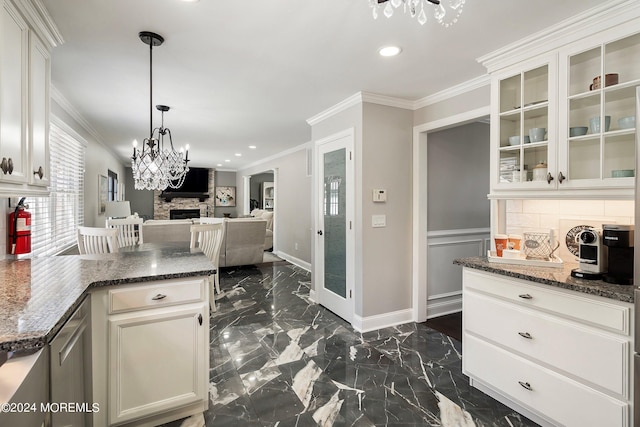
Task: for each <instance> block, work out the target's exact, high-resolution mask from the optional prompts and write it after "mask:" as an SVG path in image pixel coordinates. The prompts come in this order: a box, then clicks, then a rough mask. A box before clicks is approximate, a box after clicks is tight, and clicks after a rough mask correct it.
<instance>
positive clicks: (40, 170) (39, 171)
mask: <svg viewBox="0 0 640 427" xmlns="http://www.w3.org/2000/svg"><path fill="white" fill-rule="evenodd" d="M33 174H34V175H38V178H40V179H42V177H43V176H44V170H43V169H42V166H39V167H38V170H37V171H33Z"/></svg>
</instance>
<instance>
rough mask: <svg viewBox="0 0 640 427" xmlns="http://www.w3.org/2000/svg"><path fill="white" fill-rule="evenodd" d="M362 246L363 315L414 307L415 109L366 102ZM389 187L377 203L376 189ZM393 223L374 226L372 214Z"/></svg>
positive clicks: (362, 172)
mask: <svg viewBox="0 0 640 427" xmlns="http://www.w3.org/2000/svg"><path fill="white" fill-rule="evenodd" d="M363 108H364V113H363V121H364V130H363V141H362V166H361V173H360V174H357V177H361V179H362V218H358V220H360V221H361V222H362V250H363V271H362V280H363V310H362V314H363V317H366V316H374V315H376V314H383V313H390V312H394V311H398V310H406V309H410V308H411V297H412V286H411V259H412V258H411V248H412V246H411V242H412V234H411V231H412V229H411V227H412V222H411V218H412V213H411V206H412V202H411V200H412V192H411V191H412V190H411V189H412V174H411V171H412V168H411V162H412V141H413V118H412V114H413V113H412V111H409V110H404V109H400V108H394V107H387V106H382V105H377V104H369V103H365V104H364V105H363ZM378 188H382V189H385V190H386V192H387V202H386V203H374V202H373V201H372V190H373V189H378ZM381 214H384V215H386V220H387V226H386V227H384V228H372V226H371V216H372V215H381Z"/></svg>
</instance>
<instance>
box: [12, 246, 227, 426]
mask: <svg viewBox="0 0 640 427" xmlns="http://www.w3.org/2000/svg"><path fill="white" fill-rule="evenodd" d="M215 272H216V270H215V268H214V266H213V264H212V263H211V262H210V260H209V259H208V258H207V257H206V256H205V255H204V254H202V253H201V252H199V251H193V250H191V249H189V247H188V244H187V245H186V244H159V245H150V244H145V245H142V246H140V247H136V248H133V249H131V250H128V251H127V250H125V251H122V252H120V253H116V254H108V255H100V256H94V255H71V256H58V257H47V258H36V259H30V260H29V259H27V260H19V261H18V260H16V261H12V260H5V261H0V275H2V277H3V280H2V283H0V307H1V309H0V351H2V352H3V353H4V354H5V355H8V358H9V360H8V361H7V362H6V364H5V365H4V366H0V381H2V380H3V377H2V374H3V371H4V372H9V371H11V369H9V368H11V367H12V365H13V366H16V365H19V364H20V362H21V361H22V360H28V357H30V356H28V355H32V356H31V357H34V358H35V356H36V355H37V359H38V364H39V365H41V364H42V363H41V362H40V361H41V360H45V362H44V364H46V365H49V364H50V366H51V369H50V375H51V378H50V379H49V378H41V377H40V378H39V379H38V381H37V382H36V383H35V384H36V385H38V386H42V387H40V388H45V389H46V388H47V386H48V382H49V380H50V381H51V395H50V396H49V398H50V399H54V400H55V390H56V369H57V368H58V367H62V366H63V365H64V363H65V362H66V364H67V365H68V366H69V369H73V366H74V365H77V364H78V359H82V358H84V364H85V368H82V367H80V369H77V367H76V369H73V370H72V372H71V373H70V375H77V376H78V379H79V381H80V382H83V383H84V386H80V387H78V390H80V391H82V390H84V391H85V394H84V399H85V400H81V399H80V398H76V397H68V399H69V400H61V401H68V402H76V403H78V404H87V405H88V407H89V408H91V407H93V405H96V407H98V408H100V410H99V411H89V412H93V413H91V414H89V415H87V416H89V417H93V420H92V421H93V425H95V426H106V425H111V424H114V423H119V424H122V423H124V422H126V423H127V425H145V423H146V424H151V425H154V423H155V422H156V421H157V420H162V421H165V420H170V419H176V418H179V417H183V416H185V415H189V414H193V413H197V412H198V411H199V412H202V411H203V410H204V409H206V407H207V402H208V400H207V398H206V384H207V381H206V377H207V371H208V354H209V345H208V324H209V322H208V319H209V316H208V311H209V307H208V292H209V281H208V277H209V276H210V275H211V274H214V273H215ZM89 306H90V310H89ZM81 320H82V321H83V322H86V324H87V325H88V327H87V328H86V332H87V333H83V334H82V338H81V339H80V340H78V336H77V335H76V334H75V333H73V334H69V335H68V336H67V335H66V334H67V332H66V330H67V329H68V325H69V324H71V325H72V326H75V325H76V324H77V323H80V321H81ZM139 325H143V326H142V327H138V328H136V327H137V326H139ZM78 331H80V332H78V334H80V333H81V332H82V330H81V329H80V328H78ZM89 331H90V333H89ZM132 331H133V332H135V333H134V334H131V332H132ZM141 337H142V338H141ZM161 338H162V339H161ZM56 341H58V342H62V344H63V349H62V350H61V351H60V352H58V350H57V349H56V348H57V347H56V346H55V343H56ZM82 341H83V342H84V343H83V344H82V345H80V344H77V345H75V344H74V343H76V342H82ZM107 341H109V342H107ZM65 343H66V344H65ZM123 343H124V344H125V345H124V346H123ZM182 345H186V346H190V348H187V349H185V348H182V347H181V346H182ZM136 346H137V347H136ZM154 346H155V347H154ZM174 346H178V347H181V348H176V349H174V348H173V347H174ZM83 349H84V353H83ZM141 349H142V350H144V352H146V353H144V354H142V353H143V351H141ZM74 352H77V355H76V353H74ZM149 352H151V353H152V354H158V355H159V357H155V358H154V360H153V363H151V364H149V363H146V364H145V363H140V360H139V358H138V353H140V354H142V356H144V357H146V356H148V355H149V354H150V353H149ZM54 353H55V354H54ZM145 355H146V356H145ZM185 355H186V357H185ZM189 355H190V356H191V359H189V358H188V357H189ZM21 356H24V357H21ZM76 356H77V358H76V359H75V360H74V361H73V362H72V361H71V359H72V357H76ZM3 359H6V357H5V358H3ZM163 364H164V365H163ZM147 366H150V367H151V368H150V369H162V370H161V371H160V372H161V373H160V374H157V375H155V380H154V381H152V382H151V383H153V384H151V383H150V382H149V381H148V380H145V381H142V380H141V379H138V380H136V378H140V377H133V376H131V372H135V371H139V370H140V369H141V370H142V371H144V369H145V368H146V367H147ZM176 366H179V367H180V369H179V370H178V371H180V372H186V370H187V369H190V371H189V372H190V376H189V378H188V379H186V380H181V381H176V380H175V375H173V374H172V373H173V372H176V369H175V367H176ZM184 366H187V368H185V367H184ZM12 370H13V372H16V369H13V368H12ZM83 372H84V374H83ZM83 375H84V377H85V378H87V379H86V380H85V379H82V378H83ZM48 376H49V375H47V377H48ZM63 376H64V379H63V381H64V382H68V383H69V384H71V383H73V382H74V381H75V380H76V378H73V379H72V378H70V377H69V376H68V375H67V373H66V372H65V374H64V375H63ZM113 379H119V380H122V379H124V380H125V383H118V384H119V385H120V386H121V388H120V391H125V392H126V391H127V390H132V386H133V385H135V386H136V389H135V391H137V392H138V393H137V395H136V396H135V398H134V399H133V400H131V399H129V398H128V396H126V395H125V396H122V395H115V396H111V395H107V391H108V388H109V387H112V386H113V384H111V383H108V381H112V380H113ZM12 381H13V383H16V384H18V385H19V384H20V382H19V381H15V380H14V379H12ZM126 381H129V382H128V383H127V382H126ZM173 384H176V386H177V387H180V390H179V393H180V398H179V399H173V401H172V399H171V397H172V393H174V391H176V390H174V389H172V386H173ZM154 385H155V386H156V387H154ZM163 385H164V386H165V387H164V389H163V388H162V387H160V386H163ZM167 385H170V386H167ZM123 387H124V388H123ZM145 387H147V389H145ZM22 389H24V387H22V388H21V389H18V391H22ZM141 389H142V390H143V391H144V393H139V392H140V390H141ZM187 389H188V391H189V393H186V392H185V390H187ZM147 391H148V392H147ZM7 396H8V397H9V398H10V397H11V395H10V393H5V394H4V395H3V396H0V398H3V399H5V400H7ZM20 396H21V398H23V399H24V396H23V394H20ZM140 396H143V397H144V398H146V399H147V400H146V401H145V402H141V400H140ZM158 396H161V397H162V398H163V404H162V405H153V402H150V401H149V399H151V398H156V397H158ZM40 398H41V397H40ZM65 398H67V397H65ZM123 398H124V400H123ZM27 399H28V397H27ZM127 399H128V400H127ZM7 401H8V400H7ZM142 403H143V404H142ZM140 406H144V408H143V409H144V410H139V407H140ZM114 408H115V409H118V410H119V411H120V412H118V413H117V414H116V413H115V412H114ZM123 408H124V409H123ZM19 420H20V419H19ZM12 422H13V419H12ZM17 425H20V424H17ZM25 425H26V424H25ZM54 425H56V424H55V422H54ZM60 425H66V424H65V423H64V422H62V424H60Z"/></svg>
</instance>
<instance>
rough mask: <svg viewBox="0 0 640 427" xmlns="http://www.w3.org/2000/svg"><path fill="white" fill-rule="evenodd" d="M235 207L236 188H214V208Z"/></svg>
mask: <svg viewBox="0 0 640 427" xmlns="http://www.w3.org/2000/svg"><path fill="white" fill-rule="evenodd" d="M235 205H236V187H216V206H220V207H234V206H235Z"/></svg>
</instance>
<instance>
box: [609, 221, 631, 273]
mask: <svg viewBox="0 0 640 427" xmlns="http://www.w3.org/2000/svg"><path fill="white" fill-rule="evenodd" d="M633 233H634V231H633V225H617V224H603V225H602V240H603V243H604V244H605V245H606V246H608V248H609V255H608V257H609V258H608V271H607V273H606V274H605V275H604V276H603V280H604V281H605V282H608V283H617V284H619V285H632V284H633Z"/></svg>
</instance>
